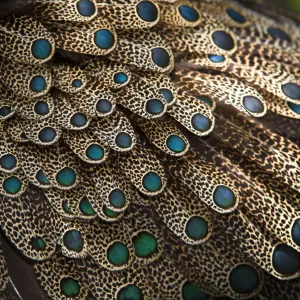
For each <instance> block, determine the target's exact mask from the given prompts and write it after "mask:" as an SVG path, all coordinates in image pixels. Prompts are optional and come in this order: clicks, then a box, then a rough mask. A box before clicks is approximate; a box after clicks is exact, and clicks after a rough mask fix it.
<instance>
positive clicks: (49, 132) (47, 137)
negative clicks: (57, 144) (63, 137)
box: [38, 127, 57, 143]
mask: <svg viewBox="0 0 300 300" xmlns="http://www.w3.org/2000/svg"><path fill="white" fill-rule="evenodd" d="M56 136H57V134H56V130H55V129H54V128H52V127H44V128H43V129H42V130H41V131H40V132H39V134H38V138H39V140H40V141H41V142H43V143H51V142H53V141H54V140H55V138H56Z"/></svg>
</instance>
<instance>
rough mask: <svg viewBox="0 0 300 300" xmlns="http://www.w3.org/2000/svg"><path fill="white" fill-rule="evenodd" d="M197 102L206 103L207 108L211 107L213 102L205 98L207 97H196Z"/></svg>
mask: <svg viewBox="0 0 300 300" xmlns="http://www.w3.org/2000/svg"><path fill="white" fill-rule="evenodd" d="M196 98H197V99H198V100H201V101H203V102H204V103H206V104H207V105H208V106H210V107H212V106H213V102H212V100H211V99H210V98H209V97H207V96H197V97H196Z"/></svg>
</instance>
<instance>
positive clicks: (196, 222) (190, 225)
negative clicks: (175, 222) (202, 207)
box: [185, 216, 208, 241]
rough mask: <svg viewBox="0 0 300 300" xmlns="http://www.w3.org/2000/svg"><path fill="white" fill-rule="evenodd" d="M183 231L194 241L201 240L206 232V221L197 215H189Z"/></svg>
mask: <svg viewBox="0 0 300 300" xmlns="http://www.w3.org/2000/svg"><path fill="white" fill-rule="evenodd" d="M185 232H186V234H187V236H188V237H189V238H190V239H192V240H194V241H199V240H202V239H204V238H205V237H206V236H207V234H208V222H207V221H206V220H205V219H203V218H201V217H198V216H194V217H191V218H190V219H189V220H188V222H187V224H186V227H185Z"/></svg>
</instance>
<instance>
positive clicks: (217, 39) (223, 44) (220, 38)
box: [212, 31, 234, 50]
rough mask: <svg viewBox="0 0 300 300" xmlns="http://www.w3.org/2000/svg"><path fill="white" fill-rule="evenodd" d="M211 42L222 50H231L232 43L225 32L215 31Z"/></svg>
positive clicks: (231, 39) (229, 36)
mask: <svg viewBox="0 0 300 300" xmlns="http://www.w3.org/2000/svg"><path fill="white" fill-rule="evenodd" d="M212 39H213V42H214V43H215V44H216V45H217V46H218V47H219V48H221V49H223V50H232V49H233V48H234V41H233V38H232V37H231V35H230V34H228V33H227V32H225V31H215V32H214V33H213V35H212Z"/></svg>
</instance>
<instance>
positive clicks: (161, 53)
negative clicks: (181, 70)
mask: <svg viewBox="0 0 300 300" xmlns="http://www.w3.org/2000/svg"><path fill="white" fill-rule="evenodd" d="M151 52H152V61H153V62H154V63H155V64H156V65H157V66H159V67H161V68H166V67H168V66H169V64H170V55H169V53H168V52H167V51H166V50H165V49H164V48H154V49H152V51H151Z"/></svg>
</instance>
